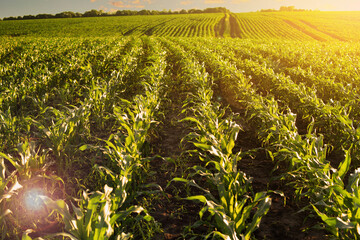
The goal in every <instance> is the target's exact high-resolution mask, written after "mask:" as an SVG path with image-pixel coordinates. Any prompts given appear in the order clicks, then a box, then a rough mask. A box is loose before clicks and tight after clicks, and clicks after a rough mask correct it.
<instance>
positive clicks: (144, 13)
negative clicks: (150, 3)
mask: <svg viewBox="0 0 360 240" xmlns="http://www.w3.org/2000/svg"><path fill="white" fill-rule="evenodd" d="M150 14H151V12H150V11H149V10H145V9H144V10H141V11H139V12H138V13H137V15H150Z"/></svg>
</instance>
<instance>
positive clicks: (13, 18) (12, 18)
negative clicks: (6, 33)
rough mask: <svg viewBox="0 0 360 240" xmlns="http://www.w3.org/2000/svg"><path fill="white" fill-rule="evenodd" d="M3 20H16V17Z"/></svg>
mask: <svg viewBox="0 0 360 240" xmlns="http://www.w3.org/2000/svg"><path fill="white" fill-rule="evenodd" d="M3 20H4V21H8V20H16V17H5V18H4V19H3Z"/></svg>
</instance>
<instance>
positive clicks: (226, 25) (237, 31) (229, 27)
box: [215, 13, 242, 38]
mask: <svg viewBox="0 0 360 240" xmlns="http://www.w3.org/2000/svg"><path fill="white" fill-rule="evenodd" d="M215 35H216V37H232V38H242V31H241V28H240V25H239V22H238V21H237V17H236V16H235V15H234V14H233V13H225V16H224V17H223V18H221V20H220V22H218V24H217V25H216V26H215Z"/></svg>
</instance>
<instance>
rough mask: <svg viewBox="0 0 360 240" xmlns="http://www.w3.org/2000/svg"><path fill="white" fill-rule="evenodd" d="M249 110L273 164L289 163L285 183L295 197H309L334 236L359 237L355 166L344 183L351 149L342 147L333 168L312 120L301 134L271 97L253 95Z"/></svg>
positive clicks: (293, 117) (289, 113) (291, 119)
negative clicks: (336, 166)
mask: <svg viewBox="0 0 360 240" xmlns="http://www.w3.org/2000/svg"><path fill="white" fill-rule="evenodd" d="M249 112H251V119H253V121H254V122H257V124H258V129H259V137H260V138H261V139H262V141H263V142H264V143H265V144H267V145H269V147H270V148H271V149H272V150H270V151H269V153H270V155H271V156H272V158H273V159H274V160H275V161H276V162H277V165H278V164H279V163H280V162H285V164H287V165H288V166H289V172H288V173H286V174H285V175H286V176H287V177H290V179H291V180H290V182H289V184H290V185H292V186H293V187H294V188H295V191H296V195H297V197H298V198H303V197H305V198H308V199H309V200H310V204H311V205H312V207H313V209H314V211H315V212H316V214H317V215H318V216H319V217H320V218H321V219H322V221H323V222H324V228H325V229H327V230H328V231H329V232H330V233H332V234H333V235H334V236H335V237H336V238H339V239H359V237H360V221H359V217H358V216H359V214H360V212H359V211H358V207H359V206H360V205H359V203H360V198H359V191H358V190H359V188H358V182H359V179H360V176H359V170H355V172H354V173H353V174H351V175H350V177H349V180H348V185H347V187H345V184H344V179H345V177H346V175H347V172H348V171H349V169H350V165H351V149H349V150H346V151H345V159H344V161H343V162H341V163H340V165H339V167H338V169H334V168H332V167H331V165H330V162H329V161H327V160H326V158H327V153H328V147H327V146H326V145H325V144H324V142H323V136H321V135H320V136H317V135H316V134H315V133H314V130H313V127H314V123H312V124H310V125H309V126H308V133H307V134H306V135H305V136H302V135H300V134H299V133H298V131H297V128H296V126H295V120H296V115H294V114H292V113H291V112H288V113H286V114H284V113H281V111H280V110H279V107H278V105H277V102H276V101H275V100H274V99H270V100H265V99H261V98H255V97H253V99H252V101H251V102H249Z"/></svg>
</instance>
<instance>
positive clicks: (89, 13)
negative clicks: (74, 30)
mask: <svg viewBox="0 0 360 240" xmlns="http://www.w3.org/2000/svg"><path fill="white" fill-rule="evenodd" d="M100 15H101V12H99V11H98V10H95V9H93V10H90V11H87V12H85V13H84V14H83V17H98V16H100Z"/></svg>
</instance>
